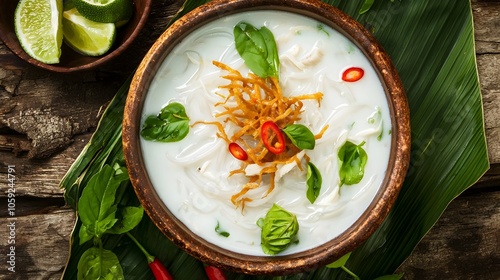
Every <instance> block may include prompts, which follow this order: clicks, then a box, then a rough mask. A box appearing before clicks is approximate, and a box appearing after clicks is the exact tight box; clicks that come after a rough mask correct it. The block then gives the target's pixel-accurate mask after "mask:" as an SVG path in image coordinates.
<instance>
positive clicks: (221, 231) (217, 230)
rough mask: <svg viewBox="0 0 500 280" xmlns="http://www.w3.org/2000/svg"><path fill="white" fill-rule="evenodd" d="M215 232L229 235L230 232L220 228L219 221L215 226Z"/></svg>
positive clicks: (225, 235)
mask: <svg viewBox="0 0 500 280" xmlns="http://www.w3.org/2000/svg"><path fill="white" fill-rule="evenodd" d="M215 232H217V233H218V234H219V235H221V236H224V237H229V232H227V231H224V230H222V229H221V228H220V224H219V222H217V225H216V226H215Z"/></svg>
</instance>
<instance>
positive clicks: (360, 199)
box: [141, 11, 391, 255]
mask: <svg viewBox="0 0 500 280" xmlns="http://www.w3.org/2000/svg"><path fill="white" fill-rule="evenodd" d="M240 21H246V22H248V23H250V24H252V25H253V26H255V27H256V28H260V27H261V26H263V25H265V26H266V27H267V28H269V29H270V30H271V31H272V32H273V34H274V37H275V39H276V42H277V46H278V53H279V58H280V62H281V71H280V84H281V87H282V90H283V94H284V95H285V96H292V95H304V94H312V93H315V92H322V93H323V94H324V96H323V99H322V101H321V104H320V106H318V103H317V101H315V100H314V101H313V100H306V101H303V103H304V107H303V111H304V112H303V113H302V119H301V120H300V123H302V124H304V125H306V126H307V127H308V128H309V129H310V130H311V131H312V132H313V133H314V134H317V133H318V132H319V131H320V130H321V128H323V126H325V125H329V128H328V129H327V130H326V132H325V134H324V135H323V137H322V138H321V139H319V140H317V141H316V147H315V148H314V150H305V153H306V154H307V155H308V156H309V157H310V160H311V162H313V163H314V164H315V166H316V167H317V168H318V169H319V170H320V172H321V175H322V179H323V184H322V188H321V192H320V195H319V196H318V198H317V200H316V201H315V202H314V204H311V203H310V202H309V201H308V200H307V198H306V190H307V185H306V170H300V169H299V168H297V167H295V168H293V169H292V170H291V171H289V172H288V173H286V174H284V175H283V177H282V178H281V179H279V180H277V181H276V187H275V189H274V191H273V192H271V193H270V194H269V195H268V196H266V197H264V198H262V197H263V196H264V194H265V193H266V191H267V188H268V184H267V185H266V184H263V185H261V186H260V187H259V188H257V189H256V190H252V191H250V192H249V193H248V196H250V197H251V198H252V199H253V201H252V202H249V203H246V204H245V207H244V210H243V211H242V209H241V207H240V208H236V207H235V206H234V205H233V204H232V203H231V201H230V199H231V196H232V195H234V194H236V193H238V192H239V191H240V190H241V188H242V187H243V186H244V185H245V183H247V182H248V179H247V178H246V177H245V176H244V175H233V176H231V177H229V172H230V171H231V170H235V169H238V168H239V167H240V165H241V164H242V162H241V161H239V160H237V159H236V158H234V157H233V156H232V155H231V154H230V153H229V152H228V147H227V143H226V142H225V141H224V140H223V139H221V138H218V137H217V136H216V134H217V128H216V127H215V126H214V125H205V124H199V125H195V126H192V127H191V128H190V132H189V134H188V136H187V137H186V138H184V139H183V140H181V141H180V142H174V143H161V142H152V141H146V140H144V139H141V147H142V151H143V157H144V161H145V165H146V169H147V171H148V175H149V177H150V179H151V182H152V184H153V186H154V188H155V190H156V191H157V193H158V195H159V196H160V198H161V199H162V200H163V202H164V203H165V205H166V206H167V207H168V208H169V209H170V211H172V213H174V214H175V215H176V216H177V218H178V219H179V220H180V221H182V222H183V223H184V224H185V225H186V226H187V227H188V228H189V229H190V230H191V231H192V232H193V233H195V234H197V235H199V236H200V237H202V238H204V239H205V240H207V241H209V242H211V243H213V244H215V245H218V246H220V247H222V248H225V249H228V250H231V251H235V252H239V253H243V254H249V255H264V253H263V251H262V249H261V246H260V243H261V242H260V228H259V227H258V226H257V224H256V222H257V220H258V219H259V218H262V217H264V216H265V215H266V213H267V211H268V210H269V208H270V207H271V206H272V205H273V203H276V204H278V205H280V206H281V207H283V208H284V209H286V210H287V211H289V212H291V213H293V214H295V215H296V216H297V219H298V222H299V227H300V229H299V233H298V235H297V238H298V240H299V242H298V243H294V244H291V245H290V247H288V248H287V249H286V250H285V251H283V252H282V253H280V254H281V255H286V254H291V253H295V252H300V251H304V250H307V249H310V248H313V247H316V246H318V245H321V244H323V243H325V242H327V241H329V240H331V239H333V238H335V237H336V236H338V235H340V234H341V233H342V232H343V231H345V230H346V229H347V228H348V227H349V226H351V225H352V224H353V223H354V222H355V221H356V220H357V219H358V218H359V217H360V215H361V214H362V213H363V212H364V211H365V210H366V208H367V207H368V205H369V204H370V203H371V201H372V200H373V198H374V196H375V194H376V193H377V191H378V190H379V188H380V185H381V183H382V181H383V179H384V176H385V173H386V169H387V165H388V160H389V152H390V145H391V136H390V134H391V121H390V116H389V109H388V105H387V100H386V97H385V93H384V90H383V87H382V85H381V83H380V81H379V79H378V76H377V74H376V72H375V70H374V69H373V68H372V66H371V64H370V62H369V61H368V60H367V58H366V57H365V56H364V55H363V53H362V52H361V51H360V50H359V49H358V48H357V47H356V46H355V45H354V44H353V43H352V42H351V41H350V40H348V39H347V38H346V37H345V36H343V35H341V34H340V33H339V32H337V31H335V30H333V29H332V28H330V27H328V26H326V25H324V24H321V23H319V22H318V21H316V20H313V19H310V18H308V17H304V16H301V15H296V14H292V13H288V12H282V11H279V12H278V11H252V12H244V13H238V14H234V15H231V16H225V17H222V18H220V19H217V20H215V21H213V22H210V23H208V24H206V25H203V26H202V27H200V28H198V29H197V30H196V31H194V32H192V33H191V34H189V35H188V36H187V37H186V38H185V39H183V41H182V42H181V43H179V44H178V45H177V46H176V47H175V48H174V50H173V51H172V52H171V53H170V54H169V55H168V56H167V58H166V59H165V60H164V62H163V64H162V65H161V67H160V69H159V70H158V71H157V73H156V76H155V78H154V80H153V81H152V83H151V87H150V89H149V92H148V94H147V97H146V100H145V103H144V108H143V119H142V123H143V122H144V120H145V118H146V117H147V116H149V115H156V114H158V113H159V112H160V110H161V109H162V108H163V107H164V106H166V105H167V104H169V103H171V102H179V103H181V104H183V105H184V106H185V108H186V112H187V115H188V117H189V118H190V123H191V124H193V123H194V122H196V121H214V120H217V119H215V118H214V115H215V114H216V113H217V112H220V111H222V109H221V108H216V107H214V104H215V103H217V102H220V101H223V100H222V99H221V97H220V96H218V95H217V94H216V92H219V93H221V94H223V95H227V92H223V91H222V90H220V89H218V87H219V86H220V85H225V84H227V83H228V81H227V80H225V79H223V78H221V76H222V75H224V74H227V72H224V71H221V70H220V69H219V68H217V67H215V66H214V65H213V64H212V61H214V60H216V61H221V62H223V63H225V64H227V65H229V66H231V67H232V68H234V69H237V70H239V71H240V72H241V73H242V74H243V75H244V76H245V75H246V74H247V73H248V72H249V70H248V68H247V67H246V66H245V65H244V61H243V60H242V58H241V57H240V56H239V54H238V53H237V51H236V49H235V46H234V37H233V27H234V26H235V25H236V24H237V23H239V22H240ZM353 66H355V67H361V68H362V69H364V71H365V74H364V77H363V78H362V79H361V80H359V81H357V82H354V83H348V82H344V81H342V79H341V74H342V72H343V71H344V70H345V69H347V68H349V67H353ZM217 121H220V122H223V121H224V119H223V118H222V117H221V118H220V119H218V120H217ZM236 129H237V127H232V126H231V124H227V125H226V127H225V130H226V132H227V134H228V135H229V136H231V135H232V134H231V131H235V130H236ZM380 136H381V137H380ZM379 138H380V139H379ZM346 140H349V141H351V142H353V143H355V144H359V143H361V142H362V141H366V143H365V144H364V146H363V148H364V149H365V151H366V153H367V154H368V162H367V164H366V167H365V175H364V177H363V179H362V181H361V182H360V183H358V184H355V185H343V186H342V187H339V174H338V169H339V163H338V159H337V153H338V150H339V148H340V147H341V146H342V145H343V144H344V143H345V141H346ZM303 166H305V165H303ZM217 225H219V229H220V230H223V231H225V232H228V233H229V234H230V235H229V236H228V237H224V236H222V235H220V234H218V233H217V232H216V230H215V228H216V227H217Z"/></svg>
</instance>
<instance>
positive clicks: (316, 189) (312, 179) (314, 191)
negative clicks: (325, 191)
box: [306, 162, 323, 204]
mask: <svg viewBox="0 0 500 280" xmlns="http://www.w3.org/2000/svg"><path fill="white" fill-rule="evenodd" d="M322 181H323V179H322V178H321V172H319V170H318V168H317V167H316V166H315V165H314V164H313V163H312V162H308V163H307V180H306V183H307V193H306V196H307V199H308V200H309V202H311V204H312V203H314V202H315V201H316V198H318V196H319V193H320V191H321V184H322Z"/></svg>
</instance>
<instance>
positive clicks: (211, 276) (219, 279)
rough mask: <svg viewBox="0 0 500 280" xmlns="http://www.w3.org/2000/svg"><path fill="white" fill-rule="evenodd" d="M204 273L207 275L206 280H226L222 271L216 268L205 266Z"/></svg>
mask: <svg viewBox="0 0 500 280" xmlns="http://www.w3.org/2000/svg"><path fill="white" fill-rule="evenodd" d="M205 273H206V274H207V277H208V280H226V275H224V271H222V270H221V269H220V268H218V267H215V266H211V265H206V264H205Z"/></svg>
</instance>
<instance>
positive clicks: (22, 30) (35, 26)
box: [14, 0, 63, 64]
mask: <svg viewBox="0 0 500 280" xmlns="http://www.w3.org/2000/svg"><path fill="white" fill-rule="evenodd" d="M61 15H62V0H21V1H19V3H18V4H17V7H16V11H15V14H14V26H15V30H16V35H17V38H18V40H19V43H20V44H21V47H22V48H23V49H24V51H25V52H26V53H27V54H28V55H29V56H31V57H33V58H34V59H36V60H39V61H41V62H43V63H47V64H54V63H59V57H61V45H62V38H63V36H62V28H61Z"/></svg>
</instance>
